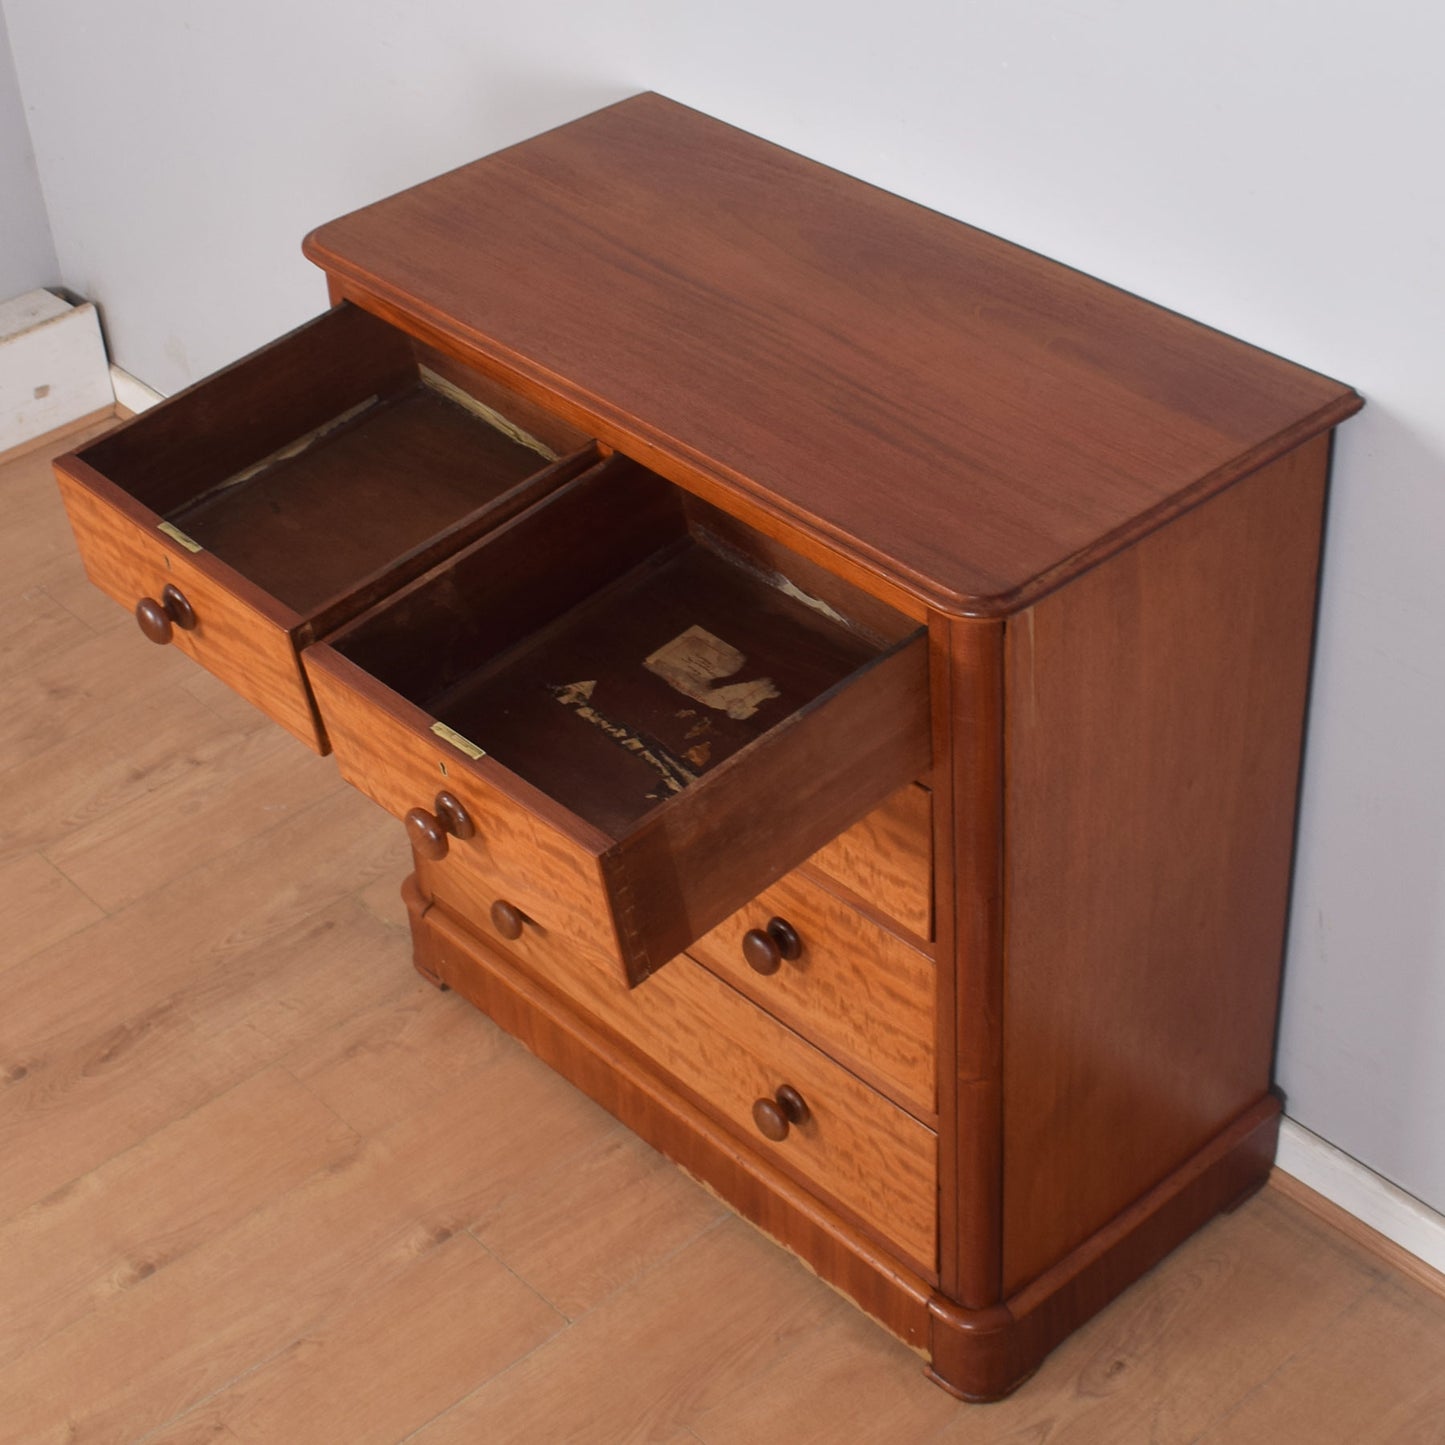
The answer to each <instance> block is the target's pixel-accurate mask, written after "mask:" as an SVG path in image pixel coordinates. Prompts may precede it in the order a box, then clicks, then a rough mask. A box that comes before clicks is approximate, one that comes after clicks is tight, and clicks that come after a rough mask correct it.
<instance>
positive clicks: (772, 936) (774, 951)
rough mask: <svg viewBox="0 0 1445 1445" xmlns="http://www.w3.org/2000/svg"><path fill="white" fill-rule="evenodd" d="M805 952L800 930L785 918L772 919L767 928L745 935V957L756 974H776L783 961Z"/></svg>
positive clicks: (750, 930) (769, 920)
mask: <svg viewBox="0 0 1445 1445" xmlns="http://www.w3.org/2000/svg"><path fill="white" fill-rule="evenodd" d="M802 952H803V940H802V939H801V938H799V937H798V930H797V929H796V928H794V927H793V925H792V924H791V923H789V922H788V921H787V919H785V918H770V919H768V924H767V927H766V928H750V929H748V931H747V932H746V933H745V934H743V957H744V958H745V959H746V960H747V964H748V967H749V968H750V969H752V971H753V972H754V973H762V974H769V973H776V972H777V971H778V969H780V968H781V967H782V965H783V960H784V959H785V958H787V959H793V958H797V957H798V956H799V955H800V954H801V953H802Z"/></svg>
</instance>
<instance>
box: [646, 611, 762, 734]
mask: <svg viewBox="0 0 1445 1445" xmlns="http://www.w3.org/2000/svg"><path fill="white" fill-rule="evenodd" d="M746 662H747V658H746V657H745V656H744V655H743V654H742V653H741V652H739V651H738V650H737V648H736V647H732V646H730V645H729V644H728V643H726V642H724V641H723V640H722V638H720V637H714V636H713V635H712V633H711V632H709V631H707V629H706V628H703V627H689V628H688V629H687V631H686V632H684V633H682V634H681V635H680V636H678V637H674V638H673V639H672V641H671V642H669V643H667V644H666V645H665V646H663V647H659V648H658V649H657V651H656V652H654V653H653V654H652V656H651V657H649V658H648V659H647V660H646V663H645V664H644V665H645V666H646V668H647V670H648V671H649V672H651V673H655V674H656V675H657V676H658V677H660V678H662V679H663V680H664V681H665V682H667V683H669V684H670V685H671V686H673V687H675V688H676V689H677V690H678V692H680V693H681V694H682V695H683V696H684V697H689V698H691V699H692V700H693V701H694V702H700V703H702V704H703V705H704V706H705V707H711V708H716V709H717V710H718V711H719V712H725V713H726V714H727V715H728V716H729V717H730V718H735V719H737V720H738V721H742V720H743V719H744V718H750V717H752V716H753V714H754V713H755V712H757V710H758V708H759V707H760V706H761V705H762V704H763V703H765V702H767V701H768V699H769V698H774V697H779V696H781V694H780V693H779V692H778V689H777V688H776V687H775V686H774V685H773V680H772V678H770V677H758V678H754V679H753V680H752V681H751V682H729V683H725V684H723V685H722V686H721V687H720V686H718V681H719V679H720V678H724V677H731V676H732V675H733V674H734V673H735V672H738V671H740V670H741V669H742V667H743V665H744V663H746Z"/></svg>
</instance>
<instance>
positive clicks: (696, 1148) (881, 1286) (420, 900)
mask: <svg viewBox="0 0 1445 1445" xmlns="http://www.w3.org/2000/svg"><path fill="white" fill-rule="evenodd" d="M402 892H403V896H404V897H405V899H406V905H407V913H408V916H409V918H410V920H411V926H412V936H413V940H414V942H415V946H416V959H417V965H418V968H419V969H420V970H421V971H423V972H425V973H430V974H433V975H436V974H439V973H442V972H450V973H452V974H453V975H459V974H460V973H463V972H464V973H465V975H466V992H465V994H464V995H463V996H464V997H465V998H466V999H467V1000H469V1001H470V1002H471V1003H473V1004H475V1005H476V1006H477V1008H479V1009H481V1010H482V1012H484V1013H485V1014H486V1015H487V1016H488V1018H490V1019H492V1020H493V1021H495V1022H496V1023H497V1024H498V1025H500V1026H501V1027H502V1028H503V1029H505V1030H506V1031H507V1032H508V1033H509V1034H512V1035H513V1036H514V1037H516V1038H517V1039H519V1040H521V1042H522V1043H523V1044H525V1045H526V1047H527V1048H528V1049H529V1050H531V1051H532V1053H534V1054H535V1055H536V1056H537V1058H539V1059H541V1060H542V1061H543V1062H544V1063H546V1064H547V1065H549V1066H550V1067H551V1068H553V1069H555V1070H557V1071H558V1072H559V1073H560V1074H562V1075H563V1077H565V1078H566V1079H568V1080H570V1081H571V1082H572V1083H573V1084H574V1085H576V1086H577V1088H579V1089H581V1090H583V1091H584V1092H585V1093H586V1094H587V1095H588V1096H589V1097H590V1098H592V1099H595V1100H596V1101H597V1102H598V1103H599V1104H601V1105H602V1107H603V1108H605V1109H606V1110H607V1111H608V1112H609V1113H611V1114H613V1115H615V1116H616V1117H617V1118H618V1119H620V1120H621V1121H622V1122H623V1123H624V1124H626V1126H627V1127H628V1128H629V1129H631V1130H633V1131H634V1132H636V1133H637V1134H638V1135H640V1136H641V1137H642V1138H643V1139H645V1140H647V1141H648V1143H650V1144H651V1145H652V1146H653V1147H654V1148H656V1149H659V1150H661V1151H662V1153H664V1154H665V1155H666V1156H667V1157H668V1158H669V1159H674V1160H676V1161H677V1162H678V1163H679V1164H681V1165H682V1167H683V1168H684V1169H685V1170H686V1171H687V1173H688V1174H690V1175H691V1176H692V1177H694V1178H696V1179H698V1180H700V1181H702V1182H703V1183H704V1184H706V1186H707V1187H708V1189H710V1190H711V1191H713V1192H714V1193H716V1195H717V1196H718V1197H719V1198H720V1199H721V1200H723V1201H724V1203H726V1204H728V1205H730V1206H731V1207H732V1208H733V1209H735V1210H737V1212H738V1213H739V1214H741V1215H743V1217H744V1218H746V1219H747V1220H749V1221H750V1222H751V1223H752V1224H754V1225H755V1226H756V1227H757V1228H759V1229H761V1230H762V1231H763V1233H764V1234H767V1235H769V1236H770V1237H771V1238H773V1239H775V1240H777V1241H778V1242H779V1243H781V1244H782V1245H784V1246H785V1247H786V1248H788V1249H790V1250H792V1251H794V1252H795V1253H797V1254H798V1255H799V1256H800V1257H801V1258H803V1259H805V1260H807V1262H808V1265H809V1268H810V1269H811V1270H813V1271H814V1272H816V1273H817V1274H819V1275H820V1276H821V1277H822V1278H824V1279H826V1280H827V1281H828V1282H829V1283H830V1284H831V1285H833V1286H834V1288H836V1289H838V1290H839V1291H841V1292H842V1293H843V1294H845V1295H846V1296H847V1297H848V1298H849V1299H851V1300H853V1301H854V1302H855V1303H856V1304H858V1306H859V1307H860V1308H862V1309H864V1310H866V1311H867V1312H868V1313H869V1314H870V1315H872V1316H873V1317H874V1318H875V1319H877V1320H878V1321H879V1322H880V1323H882V1324H883V1325H884V1326H885V1327H886V1328H887V1329H889V1330H891V1331H892V1332H893V1333H894V1334H896V1335H897V1336H898V1337H899V1338H900V1339H902V1340H904V1341H906V1342H908V1343H909V1344H910V1345H912V1346H914V1347H915V1348H918V1347H921V1346H922V1345H924V1344H925V1343H926V1341H927V1339H928V1335H929V1329H930V1320H929V1313H928V1307H929V1301H930V1298H931V1289H930V1286H929V1283H928V1282H927V1281H925V1280H924V1279H922V1278H921V1277H920V1276H919V1275H918V1274H917V1273H915V1272H914V1271H912V1270H910V1269H909V1268H907V1267H906V1266H905V1265H903V1264H902V1263H901V1262H900V1261H899V1260H898V1258H897V1256H896V1254H894V1253H893V1252H892V1251H891V1250H889V1249H887V1248H885V1247H884V1246H883V1245H882V1244H880V1243H879V1241H878V1240H877V1239H876V1238H875V1237H874V1236H873V1235H872V1234H871V1233H869V1232H867V1231H864V1230H861V1229H859V1228H858V1227H857V1226H856V1225H854V1224H852V1223H850V1222H849V1221H847V1220H846V1219H844V1218H842V1217H840V1216H839V1214H838V1212H837V1211H836V1210H835V1209H833V1208H830V1207H829V1206H828V1205H826V1204H824V1203H823V1202H821V1201H820V1200H819V1199H818V1198H817V1196H816V1193H815V1192H814V1191H813V1190H812V1189H810V1188H808V1187H806V1186H805V1185H803V1184H800V1183H799V1182H798V1181H797V1179H795V1178H794V1177H793V1176H792V1175H791V1174H788V1173H785V1172H784V1171H783V1170H781V1169H780V1168H778V1167H777V1166H776V1165H775V1164H774V1162H773V1161H772V1160H771V1159H770V1158H768V1157H765V1156H764V1155H762V1154H759V1153H756V1152H754V1151H752V1150H748V1149H744V1148H741V1147H739V1144H738V1140H737V1136H736V1134H735V1133H734V1132H733V1131H732V1130H731V1128H729V1127H727V1126H725V1125H724V1124H722V1123H721V1122H720V1121H719V1120H718V1119H717V1118H716V1117H715V1116H714V1115H713V1114H712V1113H710V1112H708V1111H706V1110H704V1109H703V1108H702V1107H701V1106H700V1104H699V1103H698V1102H697V1101H695V1100H693V1099H691V1098H689V1097H687V1096H686V1095H684V1094H681V1093H679V1092H678V1091H677V1090H676V1089H675V1088H672V1087H670V1086H669V1085H668V1084H667V1083H666V1082H665V1081H664V1080H663V1079H662V1078H661V1077H660V1076H659V1074H658V1071H657V1069H656V1068H655V1067H653V1066H652V1065H651V1064H650V1063H649V1062H648V1061H646V1060H645V1059H642V1058H641V1057H639V1055H638V1053H637V1051H636V1050H635V1049H634V1048H632V1047H631V1046H630V1045H628V1044H627V1043H625V1042H624V1041H622V1040H619V1039H618V1038H617V1036H616V1035H615V1034H614V1033H613V1032H612V1031H611V1030H609V1029H607V1028H605V1027H603V1026H601V1025H600V1024H598V1023H597V1022H596V1021H595V1020H593V1019H591V1018H590V1017H589V1016H588V1015H586V1014H584V1013H582V1012H579V1011H578V1009H577V1008H576V1007H574V1006H572V1005H571V1004H569V1003H567V1002H564V1001H563V1000H561V999H560V998H559V997H558V996H557V995H556V994H555V993H554V992H552V991H551V990H550V989H548V988H547V987H546V986H545V984H543V983H540V982H537V981H534V980H533V978H532V977H531V975H530V974H528V973H527V972H526V971H525V970H524V969H522V968H519V967H516V966H514V965H513V964H511V963H509V962H507V961H506V960H504V959H503V958H502V956H501V954H500V952H498V951H496V950H493V949H491V948H487V947H484V946H479V943H478V940H477V939H476V938H475V937H474V936H473V935H472V934H471V933H470V932H469V931H468V930H467V929H465V928H463V927H462V926H460V925H459V924H457V923H456V922H455V921H453V920H452V919H451V918H450V917H449V916H448V915H447V913H446V911H445V910H444V909H443V908H439V907H433V906H430V904H429V901H428V900H427V899H426V898H425V897H424V896H423V895H422V892H421V889H420V887H419V885H418V882H417V880H416V878H415V877H413V878H410V879H408V880H407V883H406V884H405V885H404V886H403V889H402Z"/></svg>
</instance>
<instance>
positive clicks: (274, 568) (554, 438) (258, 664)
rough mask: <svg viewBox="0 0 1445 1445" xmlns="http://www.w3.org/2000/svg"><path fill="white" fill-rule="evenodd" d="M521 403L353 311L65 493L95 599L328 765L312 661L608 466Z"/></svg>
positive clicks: (71, 462) (181, 407)
mask: <svg viewBox="0 0 1445 1445" xmlns="http://www.w3.org/2000/svg"><path fill="white" fill-rule="evenodd" d="M443 373H448V374H447V375H443ZM514 400H515V399H506V398H502V397H500V396H499V395H498V393H497V392H496V390H495V388H494V387H493V386H492V385H491V384H490V383H488V382H486V381H485V380H484V379H483V378H481V377H479V376H475V375H473V374H470V373H465V372H460V371H458V370H457V369H456V368H455V367H453V366H451V365H450V364H449V363H448V362H446V361H445V360H444V359H443V358H441V357H440V356H438V355H436V354H435V353H431V352H428V351H427V350H426V349H425V348H423V347H421V346H420V345H419V344H418V343H416V342H414V341H413V340H412V339H411V338H409V337H407V336H406V335H405V334H404V333H402V332H400V331H397V330H396V329H395V328H393V327H391V326H388V325H387V324H385V323H384V322H382V321H379V320H377V319H376V318H374V317H372V316H370V315H368V314H367V313H366V312H363V311H360V310H357V309H356V308H354V307H351V306H341V307H338V308H336V309H335V310H333V311H329V312H327V313H325V314H324V315H322V316H320V317H318V318H317V319H316V320H314V321H312V322H310V323H308V324H307V325H305V326H303V327H301V328H300V329H299V330H297V331H294V332H292V333H291V334H290V335H289V336H285V337H283V338H282V339H281V340H279V341H277V342H275V343H274V344H273V345H271V346H268V347H266V348H265V349H264V350H262V351H259V352H257V353H255V354H254V355H252V356H250V357H247V358H246V359H245V360H244V361H240V362H238V363H236V365H234V366H232V367H229V368H227V369H226V370H225V371H222V372H219V373H217V374H216V375H215V376H212V377H210V378H208V379H207V380H205V381H203V382H201V383H200V384H199V385H197V386H194V387H191V388H190V389H189V390H187V391H185V392H182V393H181V394H180V395H178V396H176V397H174V398H172V399H171V400H170V401H167V402H165V403H163V404H162V405H160V406H158V407H156V408H154V409H153V410H151V411H148V412H146V413H144V414H143V415H141V416H139V417H136V418H135V419H134V420H132V421H130V422H128V423H126V424H125V425H123V426H121V427H118V428H117V429H116V430H114V431H112V432H110V433H108V434H107V435H106V436H104V437H102V438H101V439H99V440H98V441H95V442H93V443H91V444H90V445H88V446H86V447H83V448H81V449H80V450H79V451H76V452H72V453H70V454H69V455H67V456H64V457H61V458H60V459H59V460H58V461H57V462H56V475H57V478H58V480H59V483H60V489H61V494H62V496H63V498H64V500H65V505H66V509H67V511H68V513H69V516H70V521H71V525H72V527H73V528H74V531H75V536H76V541H77V543H78V545H79V548H80V552H81V555H82V557H83V559H84V561H85V566H86V570H87V572H88V573H89V575H90V578H91V580H92V581H93V582H95V583H96V585H97V586H99V587H100V588H102V589H103V590H104V591H105V592H107V593H109V595H110V596H111V597H113V598H115V599H116V601H118V602H120V603H121V604H122V605H124V606H126V607H128V608H136V609H137V617H138V620H140V622H141V625H142V630H143V631H145V632H146V635H147V636H149V637H151V639H152V640H153V641H157V642H169V643H171V644H173V645H174V646H176V647H179V648H180V649H181V650H182V651H184V652H186V653H188V654H189V655H190V656H192V657H194V658H195V659H196V660H197V661H198V662H200V663H201V664H202V665H203V666H205V667H207V668H209V669H210V670H211V671H212V672H214V673H215V674H216V675H217V676H218V677H220V678H221V679H222V680H223V681H225V682H227V683H229V684H230V685H231V686H232V687H233V688H234V689H235V690H236V691H237V692H239V693H241V695H242V696H244V697H246V698H248V699H249V700H250V701H251V702H253V703H255V704H256V705H257V706H258V707H260V708H261V709H262V710H263V711H265V712H267V713H269V714H270V715H271V716H272V717H273V718H275V720H276V721H277V722H279V723H280V724H281V725H282V726H283V727H285V728H287V729H288V730H289V731H290V732H292V733H295V734H296V735H297V736H298V737H300V738H302V739H303V740H304V741H306V742H307V743H309V744H310V745H311V746H312V747H315V748H316V749H317V750H318V751H322V752H324V751H325V750H326V743H325V735H324V731H323V729H322V726H321V723H320V721H319V720H318V718H317V717H316V714H315V710H314V708H313V706H312V702H311V698H310V694H309V693H308V691H307V687H306V683H305V679H304V676H303V674H302V671H301V669H300V666H299V665H298V662H297V653H298V651H299V650H300V649H301V648H302V647H304V646H305V645H306V644H307V643H308V642H310V641H311V640H312V638H314V637H316V636H318V635H321V634H323V633H325V632H327V631H329V630H330V629H331V628H333V627H335V626H336V625H338V624H339V623H340V622H342V621H345V620H346V619H347V618H349V617H351V616H354V615H355V614H356V613H357V612H359V611H361V610H362V609H364V608H365V607H367V606H369V605H370V604H371V603H373V602H375V601H376V599H377V598H378V597H380V596H382V595H385V593H386V592H388V591H390V590H392V589H393V588H395V587H396V586H398V585H400V584H401V583H402V582H405V581H407V580H408V579H410V578H412V577H415V576H417V575H419V574H420V573H422V572H424V571H425V570H426V569H427V568H428V567H430V566H431V565H432V564H433V563H434V562H435V561H436V560H437V559H438V558H439V557H441V556H444V555H446V553H447V552H449V551H452V550H455V549H456V548H457V547H460V546H462V545H464V544H465V543H466V542H468V541H470V540H471V539H472V538H474V537H475V536H476V535H478V533H479V532H481V531H484V530H485V529H486V528H487V527H490V526H492V525H495V524H496V523H497V522H498V521H500V520H502V519H503V518H505V517H507V516H509V515H511V514H513V513H515V512H516V511H518V510H520V509H521V508H522V507H524V506H525V505H526V504H527V503H528V502H529V501H531V500H533V499H534V498H535V497H537V496H539V495H541V494H542V493H543V492H545V491H546V490H548V489H549V488H550V487H552V486H555V485H557V484H558V483H559V482H560V481H562V480H564V479H566V478H567V477H570V476H573V475H575V474H576V473H577V472H578V471H580V470H582V469H583V467H585V466H586V465H588V464H590V463H591V462H592V461H594V460H595V452H594V450H593V449H592V448H591V446H590V444H588V443H587V442H586V439H585V438H581V437H579V436H577V435H576V434H575V433H573V432H572V431H571V429H570V428H562V427H559V426H557V425H556V424H555V423H554V424H550V425H549V424H547V423H546V422H543V423H542V428H543V430H544V431H545V432H546V433H547V438H546V439H544V440H537V439H536V438H533V437H530V436H529V437H527V444H524V443H523V441H521V440H519V439H518V433H517V432H516V429H514V428H509V427H508V426H507V424H506V423H505V421H503V420H502V419H501V417H500V416H499V414H498V412H497V410H496V405H497V404H498V403H500V404H501V405H502V406H504V407H506V406H508V405H509V401H514ZM516 406H517V407H520V408H522V409H523V410H525V411H526V415H527V419H528V421H529V422H530V421H532V420H534V419H535V413H533V412H532V411H530V410H529V409H526V407H525V403H521V402H516ZM554 444H558V445H561V446H563V447H565V448H567V449H568V450H569V452H570V454H569V455H568V456H567V457H565V458H564V459H563V460H561V461H558V460H556V459H555V452H554V450H553V445H554Z"/></svg>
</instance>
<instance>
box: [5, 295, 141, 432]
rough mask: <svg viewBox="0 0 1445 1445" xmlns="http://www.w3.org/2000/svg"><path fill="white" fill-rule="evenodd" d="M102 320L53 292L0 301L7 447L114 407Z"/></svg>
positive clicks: (91, 308)
mask: <svg viewBox="0 0 1445 1445" xmlns="http://www.w3.org/2000/svg"><path fill="white" fill-rule="evenodd" d="M114 403H115V392H114V390H113V389H112V387H111V381H110V366H109V363H108V362H107V361H106V357H105V344H104V342H103V341H102V340H101V337H100V318H99V317H98V316H97V315H96V313H95V307H94V306H93V305H92V304H91V303H90V302H89V301H86V302H84V303H82V304H81V305H79V306H72V305H71V304H70V302H69V301H66V300H63V299H62V298H61V297H59V296H55V295H53V294H52V293H51V292H49V291H27V292H26V293H25V294H24V295H23V296H16V297H14V298H13V299H12V300H9V301H3V302H0V452H6V451H9V450H10V448H11V447H18V446H22V445H23V444H24V443H26V442H29V441H33V440H34V439H35V438H36V437H39V436H44V435H45V433H46V432H52V431H55V430H56V429H57V428H59V427H63V426H67V425H69V423H71V422H73V421H77V420H79V418H81V417H83V416H89V415H90V414H91V413H93V412H97V411H100V410H102V409H103V408H105V407H108V406H112V405H114Z"/></svg>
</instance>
